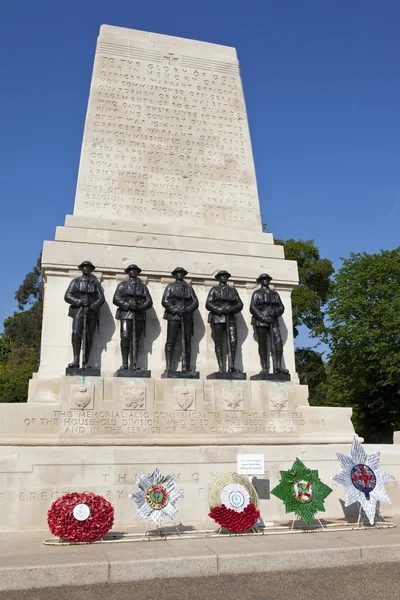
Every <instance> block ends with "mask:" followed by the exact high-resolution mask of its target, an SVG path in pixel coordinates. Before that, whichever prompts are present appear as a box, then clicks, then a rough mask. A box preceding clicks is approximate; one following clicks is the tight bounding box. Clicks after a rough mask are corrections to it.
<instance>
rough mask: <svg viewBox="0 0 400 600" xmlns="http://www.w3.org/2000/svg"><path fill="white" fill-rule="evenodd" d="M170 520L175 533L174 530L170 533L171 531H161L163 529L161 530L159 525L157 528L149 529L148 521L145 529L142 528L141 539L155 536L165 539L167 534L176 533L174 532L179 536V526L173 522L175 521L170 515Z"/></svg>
mask: <svg viewBox="0 0 400 600" xmlns="http://www.w3.org/2000/svg"><path fill="white" fill-rule="evenodd" d="M171 522H172V525H173V527H174V528H175V530H176V533H175V532H173V533H172V532H171V533H169V532H163V530H162V528H161V527H160V528H157V529H156V530H155V531H149V527H150V522H148V523H147V527H146V529H145V530H144V533H143V536H142V538H141V539H142V541H144V540H146V539H147V540H148V539H150V538H151V537H157V538H161V539H164V540H166V539H167V538H168V536H171V535H176V534H178V536H179V537H181V536H182V534H181V532H180V531H179V527H178V525H177V524H176V523H175V521H174V519H173V518H172V517H171Z"/></svg>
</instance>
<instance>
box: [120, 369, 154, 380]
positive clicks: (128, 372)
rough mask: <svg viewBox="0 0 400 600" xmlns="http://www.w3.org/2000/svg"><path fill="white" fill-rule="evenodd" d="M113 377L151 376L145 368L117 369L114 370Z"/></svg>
mask: <svg viewBox="0 0 400 600" xmlns="http://www.w3.org/2000/svg"><path fill="white" fill-rule="evenodd" d="M115 377H131V378H132V377H147V378H149V377H151V371H149V370H147V369H135V370H133V369H118V371H115Z"/></svg>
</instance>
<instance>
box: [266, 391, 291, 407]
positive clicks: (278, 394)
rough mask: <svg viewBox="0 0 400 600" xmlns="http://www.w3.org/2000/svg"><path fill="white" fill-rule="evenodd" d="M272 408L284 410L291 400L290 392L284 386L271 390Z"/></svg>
mask: <svg viewBox="0 0 400 600" xmlns="http://www.w3.org/2000/svg"><path fill="white" fill-rule="evenodd" d="M269 401H270V408H271V410H283V409H286V408H287V404H288V402H289V392H288V390H284V389H282V388H274V389H272V390H270V392H269Z"/></svg>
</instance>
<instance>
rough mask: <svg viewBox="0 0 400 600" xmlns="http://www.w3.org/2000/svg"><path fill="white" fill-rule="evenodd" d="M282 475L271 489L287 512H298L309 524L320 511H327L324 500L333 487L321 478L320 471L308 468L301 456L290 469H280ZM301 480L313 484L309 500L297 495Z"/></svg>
mask: <svg viewBox="0 0 400 600" xmlns="http://www.w3.org/2000/svg"><path fill="white" fill-rule="evenodd" d="M280 475H281V481H280V483H279V484H278V485H277V486H276V487H275V488H274V489H273V490H271V494H274V496H276V497H277V498H279V499H280V500H282V501H283V502H284V504H285V509H286V512H287V513H290V512H294V513H296V514H297V515H298V516H299V517H300V518H301V519H303V521H304V522H305V523H306V524H307V525H309V524H310V523H311V521H312V520H313V518H314V515H315V514H316V513H317V512H318V511H323V512H325V506H324V501H325V498H327V497H328V496H329V494H330V493H331V492H332V489H331V488H330V487H329V486H327V485H325V483H323V482H322V481H321V480H320V478H319V475H318V471H313V470H311V469H308V468H307V467H306V466H305V464H304V463H303V462H302V461H301V460H300V459H299V458H296V460H295V462H294V463H293V465H292V468H291V469H289V470H288V471H280ZM300 481H306V482H308V483H310V485H311V488H312V496H311V498H310V500H308V501H304V500H300V499H299V498H298V497H297V496H296V493H295V485H296V483H298V482H300Z"/></svg>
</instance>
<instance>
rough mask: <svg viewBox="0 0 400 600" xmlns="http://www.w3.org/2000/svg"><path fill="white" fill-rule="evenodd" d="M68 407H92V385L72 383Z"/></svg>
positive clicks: (82, 408) (83, 408)
mask: <svg viewBox="0 0 400 600" xmlns="http://www.w3.org/2000/svg"><path fill="white" fill-rule="evenodd" d="M70 407H71V408H72V409H81V410H85V409H86V410H89V409H92V408H93V407H94V385H84V384H83V385H72V386H71V402H70Z"/></svg>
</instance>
